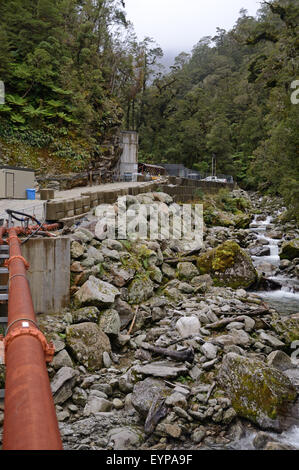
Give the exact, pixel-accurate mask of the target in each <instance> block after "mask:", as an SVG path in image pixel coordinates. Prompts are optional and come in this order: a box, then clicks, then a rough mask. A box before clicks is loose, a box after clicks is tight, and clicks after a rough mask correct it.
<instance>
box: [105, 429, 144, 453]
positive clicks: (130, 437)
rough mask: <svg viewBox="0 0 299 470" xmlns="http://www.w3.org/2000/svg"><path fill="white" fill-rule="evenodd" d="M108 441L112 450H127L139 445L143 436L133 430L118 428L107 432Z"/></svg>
mask: <svg viewBox="0 0 299 470" xmlns="http://www.w3.org/2000/svg"><path fill="white" fill-rule="evenodd" d="M108 439H109V445H112V447H113V449H114V450H129V449H132V448H136V447H138V446H139V445H140V444H141V442H142V441H143V434H142V432H137V430H136V429H133V428H132V429H131V428H129V427H119V428H114V429H112V430H111V431H109V433H108Z"/></svg>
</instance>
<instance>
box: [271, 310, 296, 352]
mask: <svg viewBox="0 0 299 470" xmlns="http://www.w3.org/2000/svg"><path fill="white" fill-rule="evenodd" d="M271 326H272V328H273V329H274V331H276V333H277V334H278V336H279V337H280V339H282V340H283V342H284V343H285V344H286V346H288V347H290V346H291V345H292V343H293V341H298V340H299V318H298V316H296V315H293V316H291V317H279V316H278V315H273V317H272V321H271Z"/></svg>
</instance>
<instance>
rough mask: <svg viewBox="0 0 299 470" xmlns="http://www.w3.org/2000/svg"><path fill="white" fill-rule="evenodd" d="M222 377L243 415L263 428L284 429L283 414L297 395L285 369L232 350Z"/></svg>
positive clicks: (220, 376) (222, 371) (222, 382)
mask: <svg viewBox="0 0 299 470" xmlns="http://www.w3.org/2000/svg"><path fill="white" fill-rule="evenodd" d="M218 381H219V384H220V385H221V386H222V387H225V390H226V391H227V393H228V396H229V398H230V399H231V402H232V406H233V408H234V410H235V411H236V413H237V414H238V415H239V416H240V417H243V418H246V419H248V420H250V421H252V422H253V423H254V424H257V425H258V426H260V427H261V428H262V429H269V430H270V429H273V430H276V431H281V430H282V425H283V419H282V417H283V415H285V414H286V412H287V410H288V409H289V408H290V407H291V404H292V403H293V402H294V401H295V399H296V396H297V392H296V389H295V387H294V386H293V384H292V383H291V381H290V379H289V378H288V377H287V376H286V375H285V374H283V372H281V371H279V370H278V369H275V368H273V367H269V366H267V365H266V364H265V363H264V362H262V361H260V360H257V359H251V358H248V357H244V356H240V355H238V354H235V353H229V354H227V355H226V356H225V357H224V359H223V362H222V365H221V368H220V370H219V374H218Z"/></svg>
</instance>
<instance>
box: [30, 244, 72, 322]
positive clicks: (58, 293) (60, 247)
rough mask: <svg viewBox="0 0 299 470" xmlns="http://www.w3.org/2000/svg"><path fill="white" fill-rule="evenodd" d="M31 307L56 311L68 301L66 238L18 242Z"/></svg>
mask: <svg viewBox="0 0 299 470" xmlns="http://www.w3.org/2000/svg"><path fill="white" fill-rule="evenodd" d="M22 255H23V256H24V258H25V259H27V260H28V262H29V263H30V268H29V270H28V272H27V274H28V280H29V284H30V289H31V294H32V300H33V305H34V310H35V313H36V314H39V313H57V312H60V311H61V309H63V308H65V307H68V306H69V303H70V239H69V238H64V237H59V238H38V239H31V240H29V241H28V242H27V243H25V244H24V245H23V246H22Z"/></svg>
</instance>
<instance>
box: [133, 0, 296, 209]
mask: <svg viewBox="0 0 299 470" xmlns="http://www.w3.org/2000/svg"><path fill="white" fill-rule="evenodd" d="M298 17H299V3H298V1H294V0H275V1H273V0H272V1H271V2H263V4H262V7H261V9H260V10H259V12H258V16H257V18H253V17H251V16H248V15H247V12H246V11H245V10H241V12H240V18H239V19H238V21H237V22H236V25H235V27H234V28H233V29H232V30H231V31H228V32H226V31H224V30H222V29H218V31H217V34H216V36H215V37H213V38H212V37H207V38H203V39H202V40H200V41H199V43H198V44H197V45H196V46H195V47H194V49H193V51H192V55H191V56H187V55H184V54H181V55H180V56H179V57H178V58H177V61H176V64H175V67H173V68H172V70H171V72H170V73H169V74H167V75H165V76H163V77H160V78H159V79H157V80H155V81H154V83H153V86H152V87H151V88H150V89H148V90H147V94H146V96H144V97H143V100H145V103H144V104H143V109H144V116H143V124H142V126H141V128H140V134H141V154H142V156H144V157H145V158H146V157H147V158H148V157H149V156H150V158H151V159H152V161H155V162H159V161H163V160H164V161H172V162H182V163H184V164H186V165H187V166H189V167H190V168H191V166H193V168H194V169H197V170H199V171H202V172H205V171H206V170H207V169H208V170H210V167H211V156H212V154H216V156H217V167H218V171H219V172H220V173H225V174H232V175H234V177H235V178H236V179H237V180H238V181H239V182H240V183H242V184H243V185H244V186H245V187H247V188H257V187H260V188H261V189H264V190H269V191H273V192H277V193H279V194H282V195H284V197H285V198H286V202H287V203H288V204H291V205H293V208H294V206H295V202H296V201H298V186H299V155H298V149H299V145H298V143H299V142H298V120H299V105H294V104H292V103H291V93H292V89H291V83H292V82H293V81H294V80H296V79H299V63H298V47H299V42H298V37H299V36H298V33H299V28H298ZM297 211H298V207H297ZM298 217H299V214H298Z"/></svg>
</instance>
